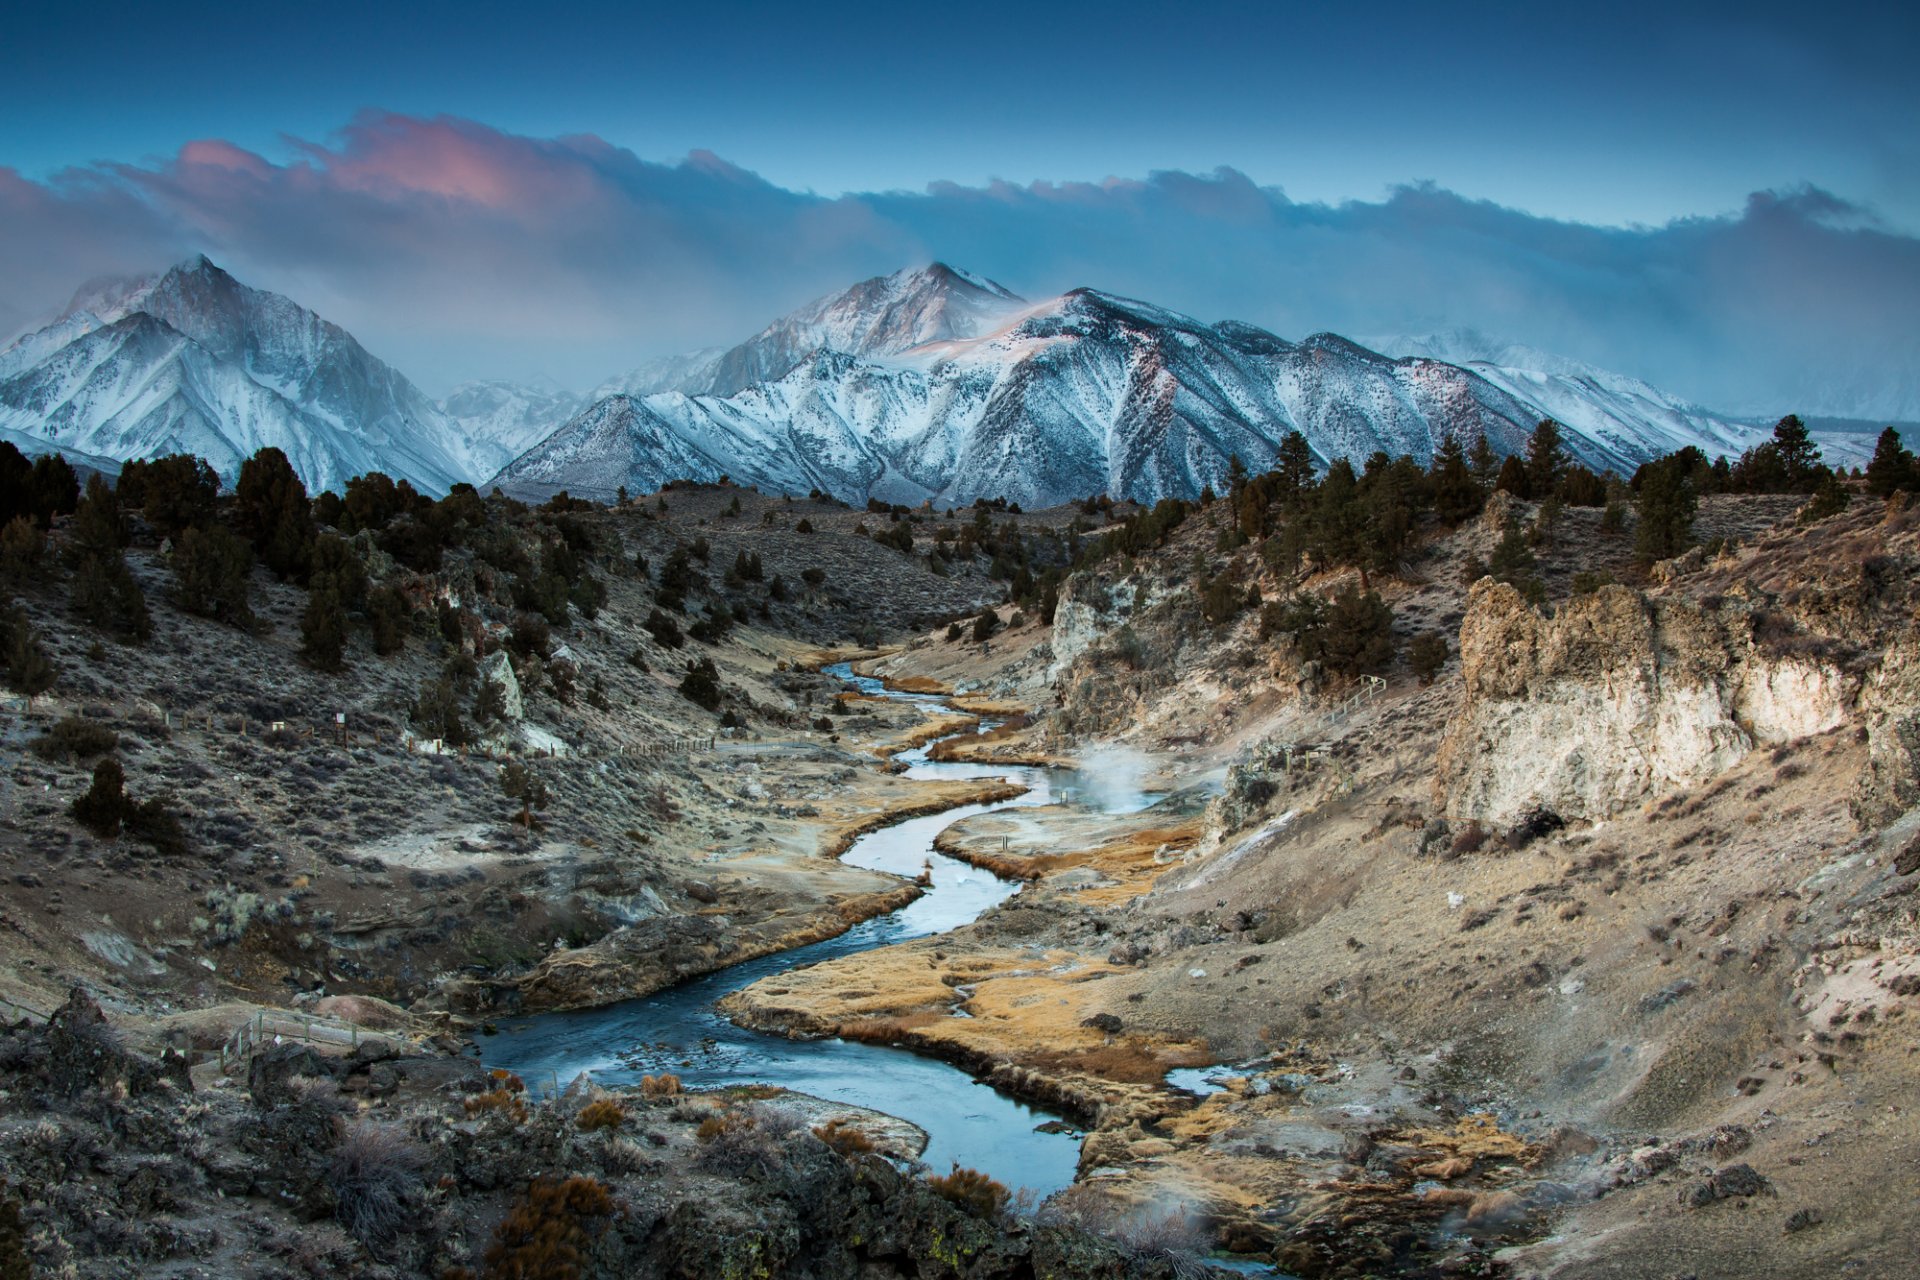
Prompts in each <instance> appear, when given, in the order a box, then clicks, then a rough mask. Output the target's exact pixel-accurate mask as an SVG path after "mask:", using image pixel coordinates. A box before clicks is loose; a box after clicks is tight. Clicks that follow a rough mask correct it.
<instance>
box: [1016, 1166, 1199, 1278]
mask: <svg viewBox="0 0 1920 1280" xmlns="http://www.w3.org/2000/svg"><path fill="white" fill-rule="evenodd" d="M1035 1216H1036V1219H1037V1220H1038V1221H1039V1222H1041V1223H1044V1224H1046V1225H1048V1226H1059V1227H1067V1228H1070V1229H1072V1230H1075V1231H1082V1232H1085V1233H1086V1234H1088V1235H1094V1236H1100V1237H1102V1238H1104V1239H1106V1240H1110V1241H1112V1242H1113V1243H1114V1244H1116V1245H1118V1246H1119V1247H1120V1248H1122V1249H1124V1250H1126V1251H1127V1253H1128V1255H1129V1256H1131V1257H1132V1258H1133V1259H1134V1260H1135V1261H1136V1262H1148V1261H1158V1262H1164V1263H1166V1264H1167V1265H1168V1266H1170V1267H1171V1268H1172V1270H1173V1274H1174V1275H1175V1276H1177V1277H1180V1280H1190V1278H1195V1280H1197V1277H1200V1276H1204V1275H1207V1274H1208V1267H1207V1263H1206V1254H1207V1250H1208V1249H1209V1248H1210V1247H1211V1245H1212V1241H1211V1240H1209V1238H1208V1236H1207V1232H1206V1229H1205V1228H1204V1227H1202V1226H1201V1225H1200V1224H1199V1223H1198V1222H1196V1221H1195V1220H1194V1218H1193V1216H1192V1215H1191V1214H1190V1213H1188V1212H1187V1210H1186V1209H1185V1207H1180V1208H1174V1209H1167V1210H1161V1209H1157V1208H1155V1207H1153V1206H1150V1205H1130V1204H1124V1203H1122V1202H1120V1201H1118V1200H1116V1199H1114V1197H1112V1196H1110V1195H1107V1194H1106V1193H1104V1192H1102V1191H1100V1190H1098V1189H1097V1188H1095V1187H1091V1186H1088V1185H1086V1184H1084V1183H1083V1184H1081V1185H1079V1186H1073V1187H1068V1188H1067V1189H1066V1190H1064V1191H1061V1192H1058V1193H1056V1194H1054V1195H1052V1196H1049V1197H1048V1198H1047V1200H1046V1202H1045V1203H1043V1204H1042V1205H1041V1206H1040V1210H1039V1213H1038V1214H1036V1215H1035Z"/></svg>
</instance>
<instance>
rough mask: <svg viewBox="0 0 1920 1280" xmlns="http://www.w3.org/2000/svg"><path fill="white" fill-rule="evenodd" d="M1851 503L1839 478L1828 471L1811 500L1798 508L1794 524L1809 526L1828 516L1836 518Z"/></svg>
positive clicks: (1850, 497)
mask: <svg viewBox="0 0 1920 1280" xmlns="http://www.w3.org/2000/svg"><path fill="white" fill-rule="evenodd" d="M1852 501H1853V495H1852V494H1850V493H1848V492H1847V487H1846V486H1845V485H1843V484H1841V483H1840V477H1839V476H1836V475H1834V474H1833V473H1832V472H1831V471H1829V472H1828V473H1827V474H1826V476H1825V478H1824V479H1822V480H1821V481H1820V485H1819V487H1818V488H1816V489H1815V490H1814V491H1813V500H1812V501H1811V502H1809V503H1807V505H1806V506H1804V507H1802V508H1800V511H1799V514H1798V515H1797V516H1796V517H1795V518H1794V523H1795V524H1800V525H1809V524H1813V523H1815V522H1816V521H1820V520H1825V519H1826V518H1827V517H1828V516H1837V515H1839V514H1840V513H1841V512H1842V511H1845V510H1846V509H1847V506H1848V504H1850V503H1851V502H1852Z"/></svg>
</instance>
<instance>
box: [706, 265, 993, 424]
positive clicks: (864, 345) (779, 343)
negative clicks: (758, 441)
mask: <svg viewBox="0 0 1920 1280" xmlns="http://www.w3.org/2000/svg"><path fill="white" fill-rule="evenodd" d="M1022 305H1023V304H1022V301H1021V299H1020V298H1019V297H1017V296H1015V295H1014V294H1013V293H1011V292H1009V291H1008V290H1006V289H1004V288H1002V287H1001V286H1000V285H998V284H995V283H994V282H993V281H991V280H987V279H983V278H982V277H980V276H976V275H973V274H971V273H970V272H966V271H960V270H957V269H956V268H953V267H950V266H948V265H947V264H946V263H944V262H936V263H934V264H933V265H931V266H928V267H923V268H920V269H919V270H909V271H896V272H894V273H893V274H892V275H890V276H875V277H874V278H873V279H871V280H863V281H861V282H860V283H859V284H856V285H854V286H853V287H852V288H851V289H848V290H846V291H844V292H842V293H837V294H833V295H831V296H830V297H825V298H821V299H819V300H818V301H815V302H812V303H809V304H808V305H807V306H804V307H802V308H800V310H798V311H795V312H793V313H792V314H790V315H787V316H783V317H782V318H780V319H778V320H776V321H774V322H773V323H772V324H770V325H768V326H767V327H766V328H765V329H763V330H761V331H760V332H759V333H757V334H755V335H754V336H753V337H751V338H749V339H748V340H747V341H745V342H743V343H741V344H740V345H739V346H737V347H734V348H733V349H732V350H730V351H725V352H722V353H721V354H720V355H718V356H716V357H715V358H714V360H713V362H712V363H711V364H710V365H709V366H708V367H707V368H706V369H704V370H701V371H698V372H696V373H693V374H691V375H690V376H688V377H686V378H684V379H682V381H681V385H680V386H679V387H678V388H677V389H678V390H681V391H686V392H688V393H691V394H698V395H714V396H730V395H734V394H736V393H738V392H741V391H745V390H746V389H747V388H749V387H753V386H757V385H759V384H760V383H763V382H772V381H775V380H776V379H779V378H782V377H785V376H786V374H787V373H788V372H790V371H791V370H792V369H793V368H794V367H795V366H797V365H799V364H800V362H801V361H803V360H805V359H806V358H807V357H808V356H810V355H812V354H813V353H814V352H815V351H820V350H823V349H824V350H827V351H840V352H844V353H846V354H847V355H854V356H865V357H874V356H880V357H885V356H897V355H900V354H903V353H905V352H908V351H911V350H913V349H914V348H916V347H922V346H925V345H926V344H928V343H938V342H946V341H951V340H954V339H967V338H977V337H980V336H982V335H984V334H987V333H990V332H992V331H993V330H994V329H997V328H998V327H1000V325H1001V323H1002V322H1003V321H1004V320H1005V318H1006V317H1007V316H1008V315H1010V314H1012V313H1013V312H1015V311H1017V310H1018V309H1019V308H1020V307H1021V306H1022Z"/></svg>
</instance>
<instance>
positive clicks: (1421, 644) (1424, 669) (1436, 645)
mask: <svg viewBox="0 0 1920 1280" xmlns="http://www.w3.org/2000/svg"><path fill="white" fill-rule="evenodd" d="M1407 665H1408V666H1409V667H1410V668H1412V670H1413V674H1414V676H1415V678H1417V679H1418V680H1419V681H1420V683H1421V684H1422V685H1430V684H1432V683H1433V681H1434V677H1436V676H1438V675H1439V674H1440V669H1441V668H1442V667H1444V666H1446V665H1447V638H1446V637H1445V636H1443V635H1441V634H1440V633H1439V632H1438V631H1422V632H1421V633H1420V634H1419V635H1417V636H1415V637H1414V638H1413V643H1412V644H1410V645H1408V646H1407Z"/></svg>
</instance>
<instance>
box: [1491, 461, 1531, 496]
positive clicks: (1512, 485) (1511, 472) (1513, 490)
mask: <svg viewBox="0 0 1920 1280" xmlns="http://www.w3.org/2000/svg"><path fill="white" fill-rule="evenodd" d="M1493 487H1494V488H1495V489H1497V490H1499V491H1500V492H1501V493H1510V494H1512V495H1513V496H1514V497H1516V498H1519V499H1521V500H1523V501H1524V500H1525V499H1527V498H1530V497H1532V496H1533V484H1532V482H1531V481H1530V480H1529V479H1528V477H1527V464H1526V463H1525V462H1523V461H1521V460H1520V455H1519V454H1517V453H1513V454H1508V455H1507V460H1506V461H1505V462H1503V463H1501V464H1500V478H1499V479H1498V480H1496V481H1494V484H1493Z"/></svg>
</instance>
